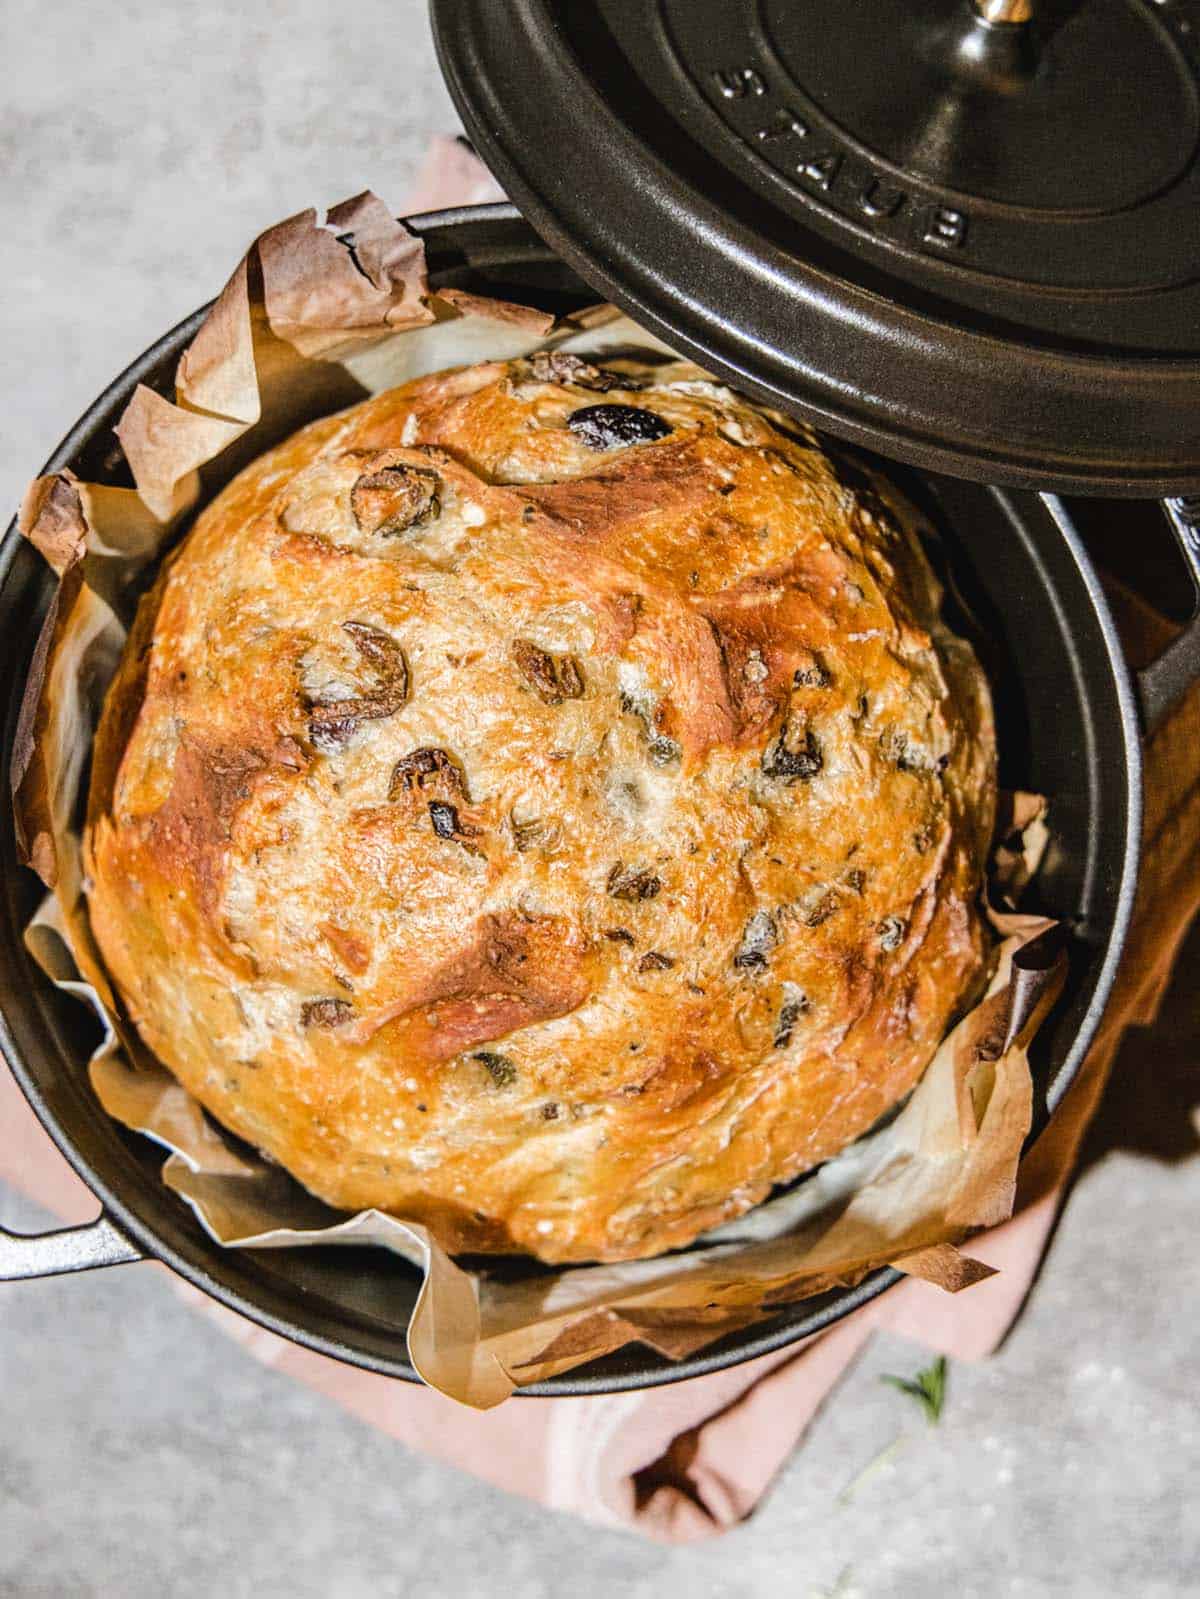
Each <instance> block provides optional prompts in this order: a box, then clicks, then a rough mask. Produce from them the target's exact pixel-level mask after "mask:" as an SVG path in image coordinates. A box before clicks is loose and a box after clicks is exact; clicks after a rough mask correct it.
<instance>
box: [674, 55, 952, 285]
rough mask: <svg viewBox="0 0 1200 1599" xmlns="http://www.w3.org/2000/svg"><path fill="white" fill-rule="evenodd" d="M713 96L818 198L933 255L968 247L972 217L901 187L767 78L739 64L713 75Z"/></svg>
mask: <svg viewBox="0 0 1200 1599" xmlns="http://www.w3.org/2000/svg"><path fill="white" fill-rule="evenodd" d="M705 75H706V77H707V79H708V83H709V86H710V87H709V94H710V98H711V99H712V100H713V101H714V102H715V106H716V109H717V110H718V111H719V113H720V115H721V117H722V119H723V120H724V122H725V123H726V125H727V126H728V127H729V128H730V129H731V131H732V132H734V133H735V134H736V135H737V136H738V138H740V139H741V140H742V141H743V142H744V143H745V144H747V145H748V146H749V147H750V148H751V149H753V150H756V151H757V152H758V153H759V155H760V157H761V158H762V159H764V160H766V161H767V162H769V163H770V165H771V166H772V167H773V168H774V169H775V171H776V172H778V173H779V174H780V175H781V176H782V177H784V178H787V179H788V180H790V182H791V183H793V184H794V185H795V186H796V188H797V189H798V190H800V191H801V192H802V193H804V194H805V195H807V196H808V197H809V198H810V200H817V201H818V202H819V203H827V204H829V205H830V206H832V207H834V208H835V209H836V210H838V211H840V212H841V213H842V214H843V215H844V216H846V217H849V218H850V219H852V220H853V221H855V222H858V223H864V222H866V223H870V224H871V225H872V226H874V227H875V228H876V229H877V230H878V231H879V232H880V233H882V234H886V235H888V236H890V237H891V238H892V239H894V240H895V241H896V242H898V243H899V242H907V243H908V244H909V246H910V248H911V247H912V246H913V245H914V244H915V246H916V247H917V248H918V249H921V250H925V251H928V252H929V253H931V254H939V255H940V254H944V253H949V252H951V251H958V250H963V249H965V247H966V245H967V232H968V227H969V218H968V216H967V213H966V212H965V211H962V210H959V209H958V208H956V207H954V206H948V205H942V204H940V203H938V202H936V201H934V200H932V199H931V198H930V196H929V195H928V194H927V193H926V194H921V193H914V192H912V191H911V190H908V189H903V188H901V187H899V185H898V184H896V183H895V182H894V181H893V180H892V179H891V178H890V177H888V176H887V175H886V174H885V173H882V172H880V171H878V170H876V169H875V168H874V167H872V166H871V165H870V164H869V163H868V162H866V161H865V160H864V159H863V158H862V155H861V154H860V153H859V152H857V151H855V150H853V149H851V148H848V147H847V146H846V145H845V144H844V143H843V142H842V139H841V136H840V135H839V133H838V130H837V129H836V128H832V127H826V126H824V124H823V122H822V120H821V119H819V118H817V117H814V118H813V119H812V120H811V121H810V120H808V119H806V117H805V116H803V115H801V113H800V112H799V111H797V110H796V108H795V104H794V102H793V103H792V104H787V103H782V104H781V103H779V101H778V100H777V98H776V95H775V92H774V91H773V90H772V88H771V86H770V84H769V83H768V81H767V78H766V76H765V75H764V73H762V72H760V71H759V69H758V68H757V67H752V66H747V65H744V64H737V65H734V66H728V67H721V68H719V69H718V70H715V71H714V70H708V71H707V72H706V74H705Z"/></svg>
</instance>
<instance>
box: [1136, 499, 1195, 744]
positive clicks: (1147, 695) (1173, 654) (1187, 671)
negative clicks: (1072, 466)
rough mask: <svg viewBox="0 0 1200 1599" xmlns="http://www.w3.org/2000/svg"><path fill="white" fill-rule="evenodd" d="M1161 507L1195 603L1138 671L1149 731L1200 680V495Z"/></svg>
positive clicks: (1143, 720)
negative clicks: (1167, 640) (1179, 629)
mask: <svg viewBox="0 0 1200 1599" xmlns="http://www.w3.org/2000/svg"><path fill="white" fill-rule="evenodd" d="M1162 507H1163V511H1164V512H1165V513H1166V518H1167V521H1168V522H1169V523H1170V524H1171V527H1172V528H1173V529H1174V532H1175V537H1176V538H1177V539H1178V541H1179V549H1180V552H1181V554H1182V555H1183V558H1184V560H1185V561H1186V563H1187V568H1188V575H1189V576H1190V578H1191V582H1192V590H1193V595H1194V600H1195V604H1194V605H1193V610H1192V618H1191V621H1190V622H1189V623H1188V624H1187V626H1186V627H1185V628H1184V630H1183V632H1182V633H1180V635H1179V636H1178V638H1174V639H1172V640H1171V642H1170V644H1168V645H1167V647H1166V649H1165V650H1164V651H1163V652H1162V654H1161V655H1160V656H1159V657H1158V659H1157V661H1153V662H1152V663H1151V664H1150V665H1149V666H1147V667H1144V668H1143V669H1142V670H1141V671H1140V672H1139V673H1138V674H1137V688H1138V699H1139V700H1140V702H1141V709H1142V724H1143V726H1144V727H1145V730H1146V732H1147V733H1153V731H1154V729H1155V728H1156V727H1158V726H1159V724H1160V723H1161V722H1163V721H1164V720H1165V718H1166V716H1167V714H1168V712H1169V711H1171V710H1172V709H1173V708H1174V706H1175V705H1176V704H1178V702H1179V701H1180V700H1181V699H1182V698H1183V696H1184V694H1185V693H1186V692H1187V690H1188V689H1189V688H1191V686H1192V684H1193V683H1196V682H1200V495H1196V494H1193V495H1189V496H1188V497H1187V498H1185V499H1178V500H1164V501H1163V502H1162Z"/></svg>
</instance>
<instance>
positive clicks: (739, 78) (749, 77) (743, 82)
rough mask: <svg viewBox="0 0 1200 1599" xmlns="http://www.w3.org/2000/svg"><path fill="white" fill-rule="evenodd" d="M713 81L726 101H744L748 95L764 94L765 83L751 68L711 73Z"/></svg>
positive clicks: (736, 68) (737, 68)
mask: <svg viewBox="0 0 1200 1599" xmlns="http://www.w3.org/2000/svg"><path fill="white" fill-rule="evenodd" d="M713 81H714V82H715V83H716V85H717V88H718V89H719V90H720V92H721V94H722V95H723V96H724V98H725V99H726V100H744V99H745V98H746V96H747V95H748V94H755V95H758V94H766V92H767V81H766V79H765V78H764V77H763V75H762V73H761V72H756V71H755V69H754V68H753V67H734V68H733V69H732V70H731V71H726V70H722V71H719V72H714V73H713Z"/></svg>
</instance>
